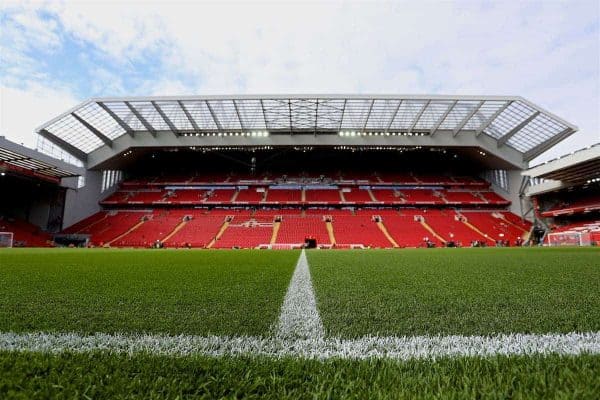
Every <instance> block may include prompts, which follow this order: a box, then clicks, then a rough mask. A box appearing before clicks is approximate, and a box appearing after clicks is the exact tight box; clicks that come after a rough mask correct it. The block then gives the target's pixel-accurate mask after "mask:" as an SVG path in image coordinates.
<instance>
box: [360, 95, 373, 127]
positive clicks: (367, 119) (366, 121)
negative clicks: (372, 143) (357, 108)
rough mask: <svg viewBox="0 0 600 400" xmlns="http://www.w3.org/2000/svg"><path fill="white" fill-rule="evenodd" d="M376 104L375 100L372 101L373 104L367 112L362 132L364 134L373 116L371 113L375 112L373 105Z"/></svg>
mask: <svg viewBox="0 0 600 400" xmlns="http://www.w3.org/2000/svg"><path fill="white" fill-rule="evenodd" d="M374 104H375V99H373V100H371V104H370V105H369V111H368V112H367V118H365V123H364V124H363V127H362V131H363V132H364V131H365V129H367V124H368V123H369V117H370V116H371V111H372V110H373V105H374Z"/></svg>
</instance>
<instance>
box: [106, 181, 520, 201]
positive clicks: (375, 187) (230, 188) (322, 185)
mask: <svg viewBox="0 0 600 400" xmlns="http://www.w3.org/2000/svg"><path fill="white" fill-rule="evenodd" d="M101 204H102V205H104V206H139V205H162V206H170V205H173V206H177V205H185V206H202V205H204V206H216V205H228V206H279V205H294V206H298V205H307V206H319V205H338V206H340V205H341V206H346V205H348V206H352V205H373V206H380V205H398V206H427V205H431V206H445V205H448V206H471V205H472V206H507V205H509V204H510V202H509V201H507V200H505V199H504V198H502V197H500V196H499V195H498V194H496V193H495V192H493V191H492V190H490V184H489V183H488V182H486V181H484V180H482V179H479V178H472V177H452V176H442V175H438V176H433V175H412V174H396V175H393V174H386V175H378V174H374V173H371V174H364V175H360V174H356V173H354V174H347V175H341V174H339V175H337V176H325V175H316V174H313V175H309V174H302V175H295V176H292V175H277V176H268V175H264V176H258V177H257V176H254V177H253V176H250V175H249V176H241V175H235V176H234V175H225V174H223V175H204V176H192V177H189V176H188V177H185V176H181V177H167V178H164V177H163V178H151V179H145V180H140V179H138V180H130V181H126V182H123V183H122V184H121V188H120V189H119V190H118V191H117V192H115V193H113V194H112V195H110V196H109V197H107V198H106V199H104V200H103V201H102V202H101Z"/></svg>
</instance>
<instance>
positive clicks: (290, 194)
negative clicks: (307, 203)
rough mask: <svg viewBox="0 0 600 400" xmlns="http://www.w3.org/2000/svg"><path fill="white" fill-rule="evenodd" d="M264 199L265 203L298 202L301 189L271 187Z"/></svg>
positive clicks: (300, 199)
mask: <svg viewBox="0 0 600 400" xmlns="http://www.w3.org/2000/svg"><path fill="white" fill-rule="evenodd" d="M265 201H266V202H267V203H299V202H301V201H302V191H301V190H291V189H273V188H271V189H269V191H268V193H267V198H266V200H265Z"/></svg>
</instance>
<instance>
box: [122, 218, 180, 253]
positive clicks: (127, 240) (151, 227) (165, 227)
mask: <svg viewBox="0 0 600 400" xmlns="http://www.w3.org/2000/svg"><path fill="white" fill-rule="evenodd" d="M183 214H185V212H184V213H182V212H169V211H159V212H154V213H153V214H152V215H151V216H150V217H149V219H148V220H147V221H146V222H144V223H143V224H142V225H140V226H139V227H138V228H137V229H135V230H133V231H131V232H130V233H128V234H127V235H125V236H123V237H122V238H120V239H119V240H118V241H116V242H114V243H112V244H111V245H113V246H124V247H150V246H151V245H152V244H153V243H154V242H155V241H157V240H162V239H164V238H165V237H166V236H167V235H168V234H169V233H170V232H172V231H173V229H175V227H176V226H177V225H179V224H180V223H181V221H182V220H183Z"/></svg>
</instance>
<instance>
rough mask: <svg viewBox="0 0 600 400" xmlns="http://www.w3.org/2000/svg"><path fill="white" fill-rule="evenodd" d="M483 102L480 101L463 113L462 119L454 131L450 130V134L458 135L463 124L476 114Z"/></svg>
mask: <svg viewBox="0 0 600 400" xmlns="http://www.w3.org/2000/svg"><path fill="white" fill-rule="evenodd" d="M483 103H485V101H480V102H479V103H477V105H476V106H475V107H474V108H473V109H472V110H471V111H470V112H469V113H468V114H467V115H465V117H464V118H463V119H462V121H460V122H459V124H458V125H457V126H456V128H454V131H452V136H456V135H458V133H459V132H460V131H461V130H462V129H463V128H464V127H465V125H467V123H468V122H469V120H470V119H471V118H473V116H474V115H475V114H477V111H479V109H480V108H481V106H482V105H483Z"/></svg>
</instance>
